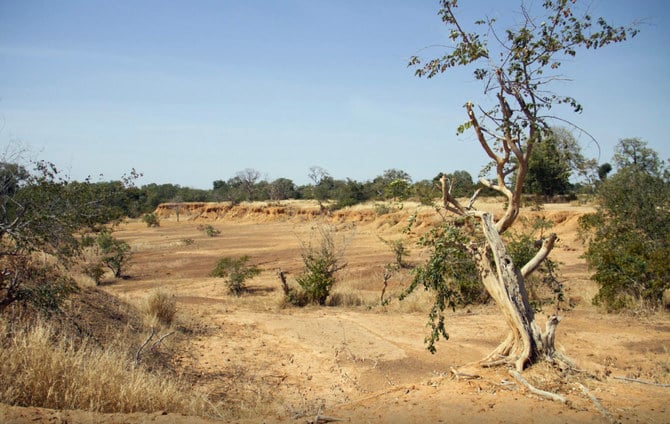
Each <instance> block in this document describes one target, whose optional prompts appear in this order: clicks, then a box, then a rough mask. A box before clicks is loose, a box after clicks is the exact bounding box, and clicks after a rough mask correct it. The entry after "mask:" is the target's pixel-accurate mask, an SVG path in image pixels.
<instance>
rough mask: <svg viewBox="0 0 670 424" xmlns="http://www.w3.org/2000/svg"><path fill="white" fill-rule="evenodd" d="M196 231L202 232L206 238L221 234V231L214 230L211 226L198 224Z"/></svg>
mask: <svg viewBox="0 0 670 424" xmlns="http://www.w3.org/2000/svg"><path fill="white" fill-rule="evenodd" d="M198 230H200V231H204V232H205V234H207V237H216V236H218V235H219V234H221V231H219V230H217V229H216V228H214V227H213V226H212V225H211V224H206V225H205V224H200V225H198Z"/></svg>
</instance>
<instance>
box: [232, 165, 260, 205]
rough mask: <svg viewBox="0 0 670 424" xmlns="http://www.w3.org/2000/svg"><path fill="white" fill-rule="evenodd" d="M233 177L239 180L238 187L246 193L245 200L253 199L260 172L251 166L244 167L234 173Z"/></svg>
mask: <svg viewBox="0 0 670 424" xmlns="http://www.w3.org/2000/svg"><path fill="white" fill-rule="evenodd" d="M235 177H236V178H237V180H238V181H239V182H240V186H241V187H240V188H241V189H242V191H244V193H245V194H246V198H247V200H248V201H252V200H254V192H255V188H256V183H257V182H258V180H259V179H260V177H261V173H260V172H259V171H257V170H255V169H253V168H246V169H244V170H242V171H239V172H238V173H237V174H235Z"/></svg>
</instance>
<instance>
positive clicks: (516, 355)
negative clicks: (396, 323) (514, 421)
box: [441, 177, 567, 371]
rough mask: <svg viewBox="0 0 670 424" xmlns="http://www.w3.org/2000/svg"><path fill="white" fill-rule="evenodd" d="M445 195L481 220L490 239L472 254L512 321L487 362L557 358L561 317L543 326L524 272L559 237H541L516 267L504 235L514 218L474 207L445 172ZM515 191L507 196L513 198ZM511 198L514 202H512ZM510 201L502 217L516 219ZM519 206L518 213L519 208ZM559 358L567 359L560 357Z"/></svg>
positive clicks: (456, 208) (450, 206)
mask: <svg viewBox="0 0 670 424" xmlns="http://www.w3.org/2000/svg"><path fill="white" fill-rule="evenodd" d="M441 182H442V196H443V202H444V208H445V209H446V210H448V211H451V212H453V213H455V214H457V215H461V216H473V217H477V218H478V219H480V220H481V223H482V229H483V232H484V237H485V238H486V243H485V244H484V245H482V246H478V247H473V252H472V253H473V256H474V258H475V262H476V264H477V269H478V272H479V276H480V278H481V281H482V283H483V284H484V287H485V288H486V290H487V291H488V292H489V294H490V295H491V297H492V298H493V300H495V302H496V303H497V304H498V306H499V307H500V310H501V312H502V314H503V317H504V319H505V322H506V323H507V325H508V326H509V329H510V331H509V334H508V335H507V337H506V338H505V340H504V341H503V342H502V343H500V345H499V346H498V347H497V348H496V349H495V350H494V351H493V352H491V353H490V354H489V355H488V356H487V357H486V358H485V359H483V360H482V364H483V365H484V366H493V365H500V364H513V365H514V366H515V367H516V369H517V370H518V371H523V369H524V368H525V367H526V366H527V365H529V364H532V363H534V362H536V361H539V360H543V359H544V360H548V361H550V362H554V361H555V360H556V359H557V357H556V350H555V348H554V334H555V332H556V326H557V325H558V323H559V322H560V318H559V317H557V316H555V315H554V316H551V317H550V318H549V319H548V320H547V323H546V324H545V330H544V331H542V330H541V329H540V327H539V326H538V325H537V323H536V322H535V313H534V311H533V308H532V307H531V306H530V303H529V301H528V292H527V291H526V284H525V278H526V277H527V276H528V275H530V274H531V273H532V272H533V271H535V269H537V267H538V266H539V265H540V264H541V263H542V261H543V260H544V259H545V258H546V257H547V256H548V255H549V252H550V251H551V249H552V248H553V246H554V242H555V241H556V234H551V235H550V236H549V237H548V238H547V239H545V240H544V241H543V242H542V246H541V248H540V250H539V251H538V252H537V253H536V254H535V256H534V257H533V258H532V259H531V260H530V261H529V262H528V263H527V264H525V265H524V266H523V267H520V268H519V267H518V266H517V265H516V264H514V262H513V261H512V258H511V257H510V255H509V254H508V253H507V248H506V247H505V243H504V242H503V240H502V237H501V236H500V234H501V231H504V229H505V228H507V227H508V226H509V225H510V224H509V223H505V222H501V221H499V222H498V223H496V222H494V219H493V215H491V214H490V213H488V212H482V211H476V210H473V209H472V204H473V203H474V200H475V198H476V195H475V196H474V197H473V198H472V199H470V202H469V204H468V205H467V206H463V205H461V204H460V203H459V201H458V200H457V199H455V198H454V197H453V196H452V195H451V187H450V185H449V183H448V179H447V178H446V177H442V180H441ZM511 197H512V196H510V197H508V198H510V200H512V199H511ZM510 203H512V202H510ZM512 208H514V211H513V212H510V206H508V211H507V213H506V214H505V217H504V218H503V221H504V220H505V219H506V218H509V219H510V221H513V220H514V219H515V218H516V214H517V213H518V206H512ZM515 212H516V213H515ZM559 359H561V361H563V362H567V360H565V359H564V358H562V357H560V358H559Z"/></svg>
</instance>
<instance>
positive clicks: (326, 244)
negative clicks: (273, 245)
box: [296, 227, 346, 305]
mask: <svg viewBox="0 0 670 424" xmlns="http://www.w3.org/2000/svg"><path fill="white" fill-rule="evenodd" d="M318 234H319V243H318V246H316V247H315V246H313V245H312V244H311V243H310V244H304V243H303V246H302V261H303V264H304V269H303V272H302V274H300V275H299V276H298V277H297V278H296V282H297V283H298V285H299V286H300V287H301V289H302V291H303V292H304V294H305V296H306V298H307V301H308V303H316V304H318V305H324V304H325V303H326V299H327V298H328V295H329V294H330V289H331V288H332V287H333V285H334V284H335V273H336V272H337V271H339V270H341V269H342V268H344V267H345V266H346V264H344V263H342V256H343V255H344V251H343V250H341V249H343V248H344V246H342V247H341V248H340V249H339V250H338V248H337V246H336V245H335V240H334V238H333V230H332V229H329V228H325V227H320V228H318Z"/></svg>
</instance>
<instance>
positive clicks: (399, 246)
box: [379, 237, 409, 268]
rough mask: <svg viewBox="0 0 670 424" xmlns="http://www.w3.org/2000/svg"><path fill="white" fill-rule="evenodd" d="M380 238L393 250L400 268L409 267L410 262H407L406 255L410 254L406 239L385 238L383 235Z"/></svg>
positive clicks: (396, 263)
mask: <svg viewBox="0 0 670 424" xmlns="http://www.w3.org/2000/svg"><path fill="white" fill-rule="evenodd" d="M379 240H381V241H382V243H384V244H385V245H387V246H388V247H389V248H390V249H391V251H392V252H393V256H395V265H396V266H397V267H398V268H407V267H408V264H407V263H406V262H405V256H407V255H408V254H409V248H408V247H407V245H406V244H405V241H404V240H402V239H397V240H385V239H383V238H381V237H379Z"/></svg>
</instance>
